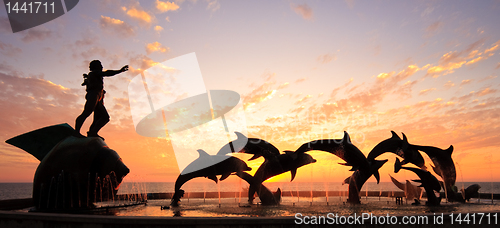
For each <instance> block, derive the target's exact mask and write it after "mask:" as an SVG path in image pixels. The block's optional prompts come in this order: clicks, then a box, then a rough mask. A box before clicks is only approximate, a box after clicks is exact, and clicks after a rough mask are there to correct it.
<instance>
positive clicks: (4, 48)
mask: <svg viewBox="0 0 500 228" xmlns="http://www.w3.org/2000/svg"><path fill="white" fill-rule="evenodd" d="M21 53H22V50H21V49H20V48H18V47H14V46H12V45H11V44H6V43H4V42H2V41H1V40H0V54H2V55H4V56H9V57H13V56H15V55H18V54H21Z"/></svg>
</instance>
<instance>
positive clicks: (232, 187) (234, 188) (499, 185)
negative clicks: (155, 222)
mask: <svg viewBox="0 0 500 228" xmlns="http://www.w3.org/2000/svg"><path fill="white" fill-rule="evenodd" d="M472 184H479V185H480V186H481V189H479V193H500V182H463V183H462V182H457V183H456V184H455V185H456V186H457V187H458V189H461V188H462V187H463V188H467V187H468V186H470V185H472ZM264 185H265V186H266V187H267V188H269V189H270V190H271V191H273V192H274V191H276V190H277V189H278V188H280V189H281V191H282V192H286V191H311V190H312V191H348V185H342V183H337V182H310V183H308V182H264ZM181 188H182V189H183V190H184V191H185V192H217V191H218V189H219V188H220V191H221V192H239V191H241V190H243V191H244V190H245V189H248V184H247V183H246V182H244V181H242V182H224V181H221V182H219V183H218V184H216V183H214V182H212V181H210V182H208V181H206V182H194V181H191V182H187V183H185V184H184V185H183V186H182V187H181ZM361 191H401V190H399V189H398V188H397V187H396V186H395V185H394V184H393V183H392V182H380V183H379V184H377V183H375V182H368V183H365V185H364V186H363V188H362V189H361ZM144 192H146V193H161V192H174V183H173V182H138V183H133V182H128V183H127V182H126V183H123V184H122V185H121V186H120V191H119V192H118V194H128V193H144Z"/></svg>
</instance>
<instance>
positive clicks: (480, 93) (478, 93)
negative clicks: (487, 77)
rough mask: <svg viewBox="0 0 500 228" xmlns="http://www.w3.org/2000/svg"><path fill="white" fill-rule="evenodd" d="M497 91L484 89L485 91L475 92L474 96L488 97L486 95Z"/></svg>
mask: <svg viewBox="0 0 500 228" xmlns="http://www.w3.org/2000/svg"><path fill="white" fill-rule="evenodd" d="M497 91H498V90H496V89H491V88H485V89H483V90H481V91H479V92H477V94H476V95H477V96H480V97H482V96H485V95H488V94H492V93H496V92H497Z"/></svg>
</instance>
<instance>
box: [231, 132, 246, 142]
mask: <svg viewBox="0 0 500 228" xmlns="http://www.w3.org/2000/svg"><path fill="white" fill-rule="evenodd" d="M234 134H236V136H237V137H238V139H236V140H241V139H247V140H248V137H246V136H245V135H244V134H242V133H241V132H238V131H235V132H234Z"/></svg>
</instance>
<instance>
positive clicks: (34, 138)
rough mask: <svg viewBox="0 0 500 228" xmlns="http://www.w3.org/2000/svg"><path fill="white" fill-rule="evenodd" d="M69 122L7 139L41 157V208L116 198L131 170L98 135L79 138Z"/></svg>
mask: <svg viewBox="0 0 500 228" xmlns="http://www.w3.org/2000/svg"><path fill="white" fill-rule="evenodd" d="M74 132H75V131H74V129H73V128H72V127H71V126H69V125H68V124H66V123H65V124H58V125H53V126H48V127H44V128H41V129H37V130H34V131H31V132H28V133H25V134H22V135H19V136H16V137H14V138H11V139H9V140H7V141H6V142H7V143H9V144H11V145H14V146H16V147H19V148H21V149H23V150H25V151H26V152H28V153H30V154H31V155H33V156H34V157H36V158H37V159H38V160H40V165H38V167H37V170H36V172H35V177H34V179H33V202H34V204H35V208H36V209H37V210H40V211H63V210H64V211H67V210H73V209H87V208H93V207H94V203H95V202H96V201H101V200H102V201H105V200H111V199H114V197H115V196H116V193H117V192H118V189H119V187H120V184H121V182H122V180H123V178H124V177H125V176H126V175H127V174H128V173H129V172H130V170H129V169H128V168H127V166H125V164H123V162H122V160H121V158H120V156H118V154H117V153H116V152H115V151H114V150H112V149H110V148H109V147H108V146H107V145H106V143H105V142H104V141H102V139H100V138H99V137H87V138H77V137H74V136H73V135H74Z"/></svg>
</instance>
